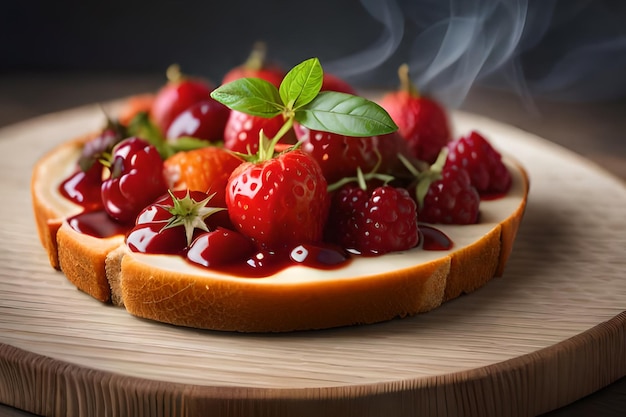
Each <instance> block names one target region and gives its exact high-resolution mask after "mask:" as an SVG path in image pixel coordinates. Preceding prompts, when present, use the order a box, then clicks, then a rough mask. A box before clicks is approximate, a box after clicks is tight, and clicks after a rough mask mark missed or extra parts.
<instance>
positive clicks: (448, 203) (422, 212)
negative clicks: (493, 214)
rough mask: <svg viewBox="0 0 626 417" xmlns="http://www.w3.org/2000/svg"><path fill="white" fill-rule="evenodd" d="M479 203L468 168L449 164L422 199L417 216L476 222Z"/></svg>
mask: <svg viewBox="0 0 626 417" xmlns="http://www.w3.org/2000/svg"><path fill="white" fill-rule="evenodd" d="M479 205H480V197H479V195H478V192H477V191H476V189H475V188H474V187H473V186H472V184H471V182H470V177H469V175H468V174H467V172H466V171H465V170H464V169H461V168H459V167H457V166H449V165H447V164H446V165H445V166H444V168H443V170H442V172H441V175H440V178H439V179H437V180H435V181H433V182H432V183H430V186H429V187H428V191H427V192H426V195H425V196H424V197H423V201H422V202H420V203H419V211H418V218H419V220H420V221H421V222H425V223H442V224H473V223H476V222H477V221H478V215H479Z"/></svg>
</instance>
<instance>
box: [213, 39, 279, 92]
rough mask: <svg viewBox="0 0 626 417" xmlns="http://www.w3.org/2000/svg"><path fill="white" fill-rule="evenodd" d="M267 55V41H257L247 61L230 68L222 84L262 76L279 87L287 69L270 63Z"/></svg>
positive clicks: (261, 77)
mask: <svg viewBox="0 0 626 417" xmlns="http://www.w3.org/2000/svg"><path fill="white" fill-rule="evenodd" d="M266 55H267V47H266V45H265V43H263V42H257V43H256V44H255V45H254V47H253V49H252V51H251V52H250V56H249V57H248V59H247V60H246V62H244V63H243V64H242V65H239V66H237V67H235V68H232V69H231V70H229V71H228V72H227V73H226V74H225V75H224V77H223V78H222V84H226V83H229V82H231V81H235V80H238V79H240V78H260V79H262V80H266V81H269V82H270V83H272V84H273V85H275V86H276V87H279V86H280V83H281V82H282V80H283V77H284V76H285V70H284V69H283V68H282V67H280V66H278V65H275V64H270V63H268V62H267V60H266Z"/></svg>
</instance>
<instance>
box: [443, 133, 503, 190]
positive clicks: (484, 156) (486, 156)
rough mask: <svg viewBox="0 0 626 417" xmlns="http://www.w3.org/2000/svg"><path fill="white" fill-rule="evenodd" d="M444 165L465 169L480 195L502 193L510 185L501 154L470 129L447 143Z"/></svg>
mask: <svg viewBox="0 0 626 417" xmlns="http://www.w3.org/2000/svg"><path fill="white" fill-rule="evenodd" d="M448 150H449V153H448V159H447V161H446V166H457V167H459V168H462V169H465V170H466V171H467V173H468V174H469V176H470V180H471V182H472V185H473V186H474V187H476V190H477V191H478V193H479V194H480V195H484V194H490V193H504V192H506V191H508V189H509V187H510V186H511V174H510V172H509V171H508V169H507V168H506V166H505V165H504V163H503V162H502V156H501V155H500V153H498V151H496V150H495V149H494V148H493V147H492V146H491V144H490V143H489V142H488V141H487V140H486V139H485V138H484V137H483V136H482V135H481V134H479V133H478V132H476V131H472V132H471V133H470V134H469V135H468V136H465V137H461V138H459V139H457V140H455V141H452V142H450V143H449V144H448Z"/></svg>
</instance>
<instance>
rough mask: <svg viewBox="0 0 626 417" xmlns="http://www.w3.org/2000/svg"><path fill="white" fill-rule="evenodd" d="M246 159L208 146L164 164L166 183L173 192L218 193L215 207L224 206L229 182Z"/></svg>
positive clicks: (181, 154) (181, 153) (214, 198)
mask: <svg viewBox="0 0 626 417" xmlns="http://www.w3.org/2000/svg"><path fill="white" fill-rule="evenodd" d="M242 162H243V160H242V159H241V158H239V157H238V156H236V155H235V154H233V153H232V152H229V151H227V150H225V149H223V148H220V147H217V146H207V147H204V148H200V149H194V150H191V151H183V152H178V153H176V154H174V155H173V156H171V157H169V158H167V159H166V160H165V162H164V163H163V166H164V172H165V177H166V179H167V183H168V185H169V187H170V188H172V189H176V190H179V189H190V190H198V191H204V192H207V193H212V194H215V196H214V197H213V199H212V200H211V201H212V202H213V204H216V205H218V206H222V207H223V206H224V205H225V201H226V183H227V182H228V178H229V177H230V174H231V173H232V172H233V170H234V169H235V168H237V167H238V166H239V165H240V164H241V163H242Z"/></svg>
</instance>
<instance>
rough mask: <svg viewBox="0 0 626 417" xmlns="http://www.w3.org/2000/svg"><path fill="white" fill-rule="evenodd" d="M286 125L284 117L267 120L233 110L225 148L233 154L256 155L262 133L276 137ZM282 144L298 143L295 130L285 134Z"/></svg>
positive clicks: (226, 127) (227, 123)
mask: <svg viewBox="0 0 626 417" xmlns="http://www.w3.org/2000/svg"><path fill="white" fill-rule="evenodd" d="M284 124H285V120H284V119H283V116H282V115H278V116H275V117H272V118H266V117H260V116H253V115H250V114H247V113H243V112H240V111H236V110H233V111H231V113H230V117H229V118H228V121H227V122H226V126H225V128H224V147H225V148H226V149H230V150H231V151H233V152H239V153H243V154H254V153H256V152H257V151H258V150H259V134H260V133H261V131H263V133H264V134H265V135H266V136H268V137H274V136H275V135H276V134H277V133H278V131H280V129H281V128H282V127H283V125H284ZM280 142H281V143H288V144H294V143H296V136H295V133H294V132H293V130H291V129H290V130H289V131H288V132H287V133H285V136H283V137H282V138H281V140H280Z"/></svg>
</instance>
